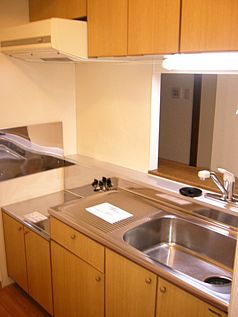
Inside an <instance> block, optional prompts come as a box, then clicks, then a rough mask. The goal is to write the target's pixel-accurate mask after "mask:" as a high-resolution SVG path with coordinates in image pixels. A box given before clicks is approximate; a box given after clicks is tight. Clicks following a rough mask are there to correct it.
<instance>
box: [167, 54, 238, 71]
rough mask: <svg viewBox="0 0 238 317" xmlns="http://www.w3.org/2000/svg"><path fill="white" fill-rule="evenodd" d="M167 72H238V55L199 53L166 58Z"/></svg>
mask: <svg viewBox="0 0 238 317" xmlns="http://www.w3.org/2000/svg"><path fill="white" fill-rule="evenodd" d="M162 66H163V68H165V69H167V70H181V71H238V53H237V52H231V53H198V54H175V55H168V56H165V60H164V61H163V63H162Z"/></svg>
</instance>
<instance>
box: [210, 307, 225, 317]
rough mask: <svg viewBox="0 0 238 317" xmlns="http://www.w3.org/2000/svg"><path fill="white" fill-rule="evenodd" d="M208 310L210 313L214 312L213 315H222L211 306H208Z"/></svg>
mask: <svg viewBox="0 0 238 317" xmlns="http://www.w3.org/2000/svg"><path fill="white" fill-rule="evenodd" d="M208 310H209V311H210V312H211V313H212V314H214V315H216V316H219V317H222V314H220V313H218V312H217V311H215V310H213V309H212V308H208Z"/></svg>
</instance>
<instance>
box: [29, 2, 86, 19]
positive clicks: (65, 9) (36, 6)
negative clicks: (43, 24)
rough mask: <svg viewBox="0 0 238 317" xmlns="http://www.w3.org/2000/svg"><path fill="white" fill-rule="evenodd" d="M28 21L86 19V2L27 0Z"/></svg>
mask: <svg viewBox="0 0 238 317" xmlns="http://www.w3.org/2000/svg"><path fill="white" fill-rule="evenodd" d="M29 14H30V21H37V20H43V19H48V18H53V17H54V18H67V19H76V18H81V17H86V15H87V12H86V0H67V1H65V0H50V1H49V0H29Z"/></svg>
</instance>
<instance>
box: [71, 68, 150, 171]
mask: <svg viewBox="0 0 238 317" xmlns="http://www.w3.org/2000/svg"><path fill="white" fill-rule="evenodd" d="M76 69H77V71H76V86H77V87H76V94H77V98H76V100H77V142H78V153H79V154H82V155H85V156H91V157H94V158H96V159H99V160H102V161H107V162H111V163H114V164H118V165H121V166H124V167H128V168H132V169H136V170H139V171H147V170H148V169H149V161H150V158H149V156H150V154H149V153H150V111H151V110H150V109H151V86H152V66H151V65H131V64H130V65H127V64H111V63H103V64H101V63H100V64H99V63H90V64H78V65H77V68H76Z"/></svg>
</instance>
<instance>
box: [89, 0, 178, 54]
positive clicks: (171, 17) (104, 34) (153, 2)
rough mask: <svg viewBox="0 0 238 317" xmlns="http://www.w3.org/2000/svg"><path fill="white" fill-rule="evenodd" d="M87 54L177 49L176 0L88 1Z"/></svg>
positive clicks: (173, 51) (169, 50) (137, 52)
mask: <svg viewBox="0 0 238 317" xmlns="http://www.w3.org/2000/svg"><path fill="white" fill-rule="evenodd" d="M87 13H88V14H87V16H88V45H89V56H91V57H95V56H97V57H100V56H126V55H143V54H163V53H176V52H178V45H179V22H180V0H170V1H167V0H147V1H144V0H113V1H111V0H101V1H98V0H88V10H87Z"/></svg>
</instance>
